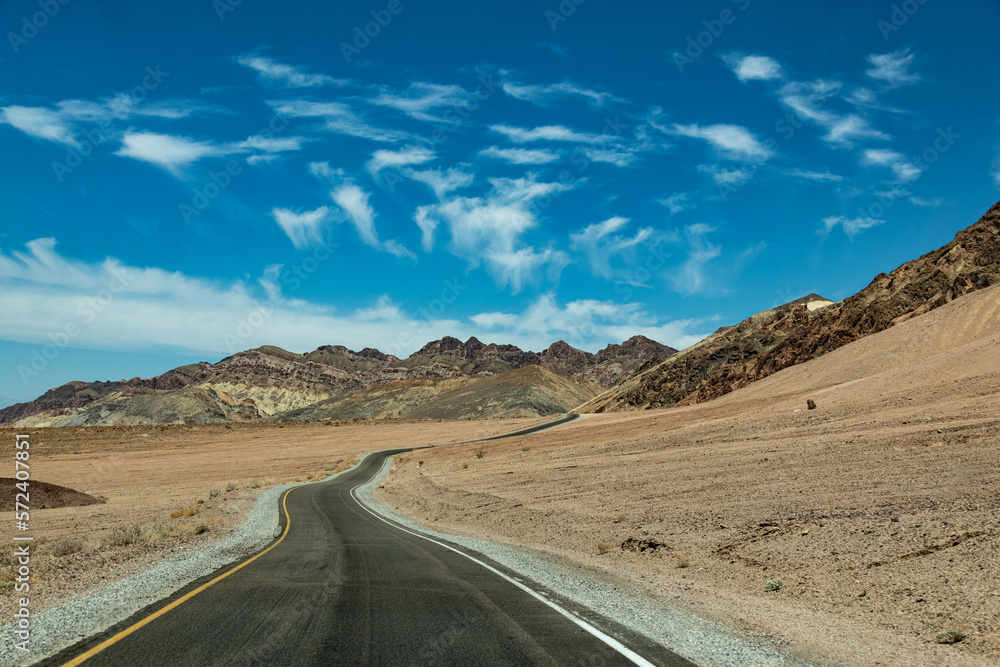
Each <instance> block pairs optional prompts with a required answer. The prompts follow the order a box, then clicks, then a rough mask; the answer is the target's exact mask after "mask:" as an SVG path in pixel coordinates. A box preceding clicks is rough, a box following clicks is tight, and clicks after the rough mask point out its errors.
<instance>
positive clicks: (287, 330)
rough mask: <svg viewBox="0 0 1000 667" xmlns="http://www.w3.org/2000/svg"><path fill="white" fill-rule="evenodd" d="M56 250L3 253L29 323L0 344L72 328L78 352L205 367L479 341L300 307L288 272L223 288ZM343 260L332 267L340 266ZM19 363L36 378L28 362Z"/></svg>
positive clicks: (416, 322) (385, 302)
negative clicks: (296, 354) (225, 358)
mask: <svg viewBox="0 0 1000 667" xmlns="http://www.w3.org/2000/svg"><path fill="white" fill-rule="evenodd" d="M54 247H55V241H54V240H53V239H38V240H36V241H32V242H31V243H29V244H28V245H27V252H24V253H21V252H14V253H6V252H3V251H0V309H2V310H3V311H4V312H16V313H19V314H21V315H23V316H19V317H8V318H3V319H0V340H10V341H19V342H26V343H33V344H39V345H46V344H50V343H51V339H50V337H49V336H50V334H52V333H53V332H62V331H64V330H65V329H66V327H67V326H68V325H70V324H72V325H75V326H76V327H77V329H76V331H77V335H75V336H74V337H73V338H71V339H70V340H71V342H70V345H71V346H72V347H79V348H91V349H107V350H123V349H131V350H162V349H164V348H167V349H173V350H181V351H184V352H188V353H191V354H192V355H198V356H199V357H200V358H204V357H205V355H209V354H217V355H219V356H222V355H228V354H233V353H235V352H238V351H240V350H245V349H249V348H252V347H257V346H260V345H264V344H271V345H278V346H280V347H283V348H286V349H289V350H296V351H301V352H306V351H309V350H314V349H316V348H317V347H319V346H320V345H328V344H333V343H337V344H342V345H347V346H349V347H351V348H353V349H357V350H360V349H362V348H364V347H378V348H380V349H381V350H382V351H384V352H387V353H392V354H397V355H400V356H406V355H407V354H409V353H412V352H414V351H416V349H417V348H419V347H420V345H421V343H422V342H423V341H427V340H434V339H437V338H441V337H442V336H444V335H457V336H462V337H468V336H471V335H472V334H473V333H475V332H474V331H472V330H471V328H470V326H469V324H468V323H466V322H462V321H459V320H456V319H431V320H427V319H422V318H419V317H415V316H412V315H409V314H407V313H406V312H404V311H403V310H401V309H400V308H399V307H398V306H395V305H393V303H392V301H391V300H390V299H389V298H387V297H383V298H381V299H379V301H378V302H377V304H376V305H375V306H374V307H372V308H366V309H360V310H355V311H343V312H342V311H338V310H336V309H334V308H331V307H327V306H324V305H321V304H316V303H310V302H306V301H303V300H299V299H296V298H294V297H295V295H294V294H290V295H285V294H282V285H285V286H287V285H290V284H294V283H292V282H291V281H282V280H280V278H279V276H280V275H281V272H282V267H270V269H269V270H268V271H267V272H265V276H263V277H261V278H260V279H258V280H256V281H220V280H214V279H208V278H202V277H197V276H187V275H184V274H182V273H180V272H177V271H172V270H170V271H168V270H164V269H160V268H142V267H134V266H128V265H125V264H122V263H121V262H120V261H118V260H116V259H111V258H109V259H107V260H105V261H103V262H99V263H89V262H82V261H79V260H74V259H69V258H66V257H64V256H61V255H59V254H58V253H57V252H55V249H54ZM337 252H338V251H337V250H336V249H333V250H331V253H330V255H328V257H329V258H330V259H332V260H333V261H337ZM317 257H319V256H317ZM319 261H325V260H319ZM285 272H286V273H287V274H288V275H292V273H291V270H290V269H286V270H285ZM247 322H251V323H254V324H253V325H251V326H249V327H248V326H247V325H246V323H247ZM258 322H259V323H260V325H259V326H255V325H256V323H258ZM241 323H242V324H241ZM402 332H406V333H407V334H409V336H410V341H411V343H410V345H411V347H410V348H409V349H401V348H400V346H399V343H398V342H397V341H399V340H400V336H399V334H400V333H402ZM15 361H16V360H15ZM23 362H24V364H23V365H24V366H25V367H26V368H28V369H29V370H30V365H31V359H30V356H29V357H27V358H25V359H24V360H23Z"/></svg>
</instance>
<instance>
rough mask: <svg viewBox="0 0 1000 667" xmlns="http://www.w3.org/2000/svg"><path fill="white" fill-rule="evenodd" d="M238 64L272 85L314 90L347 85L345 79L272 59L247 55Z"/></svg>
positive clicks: (239, 59)
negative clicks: (335, 85) (315, 87)
mask: <svg viewBox="0 0 1000 667" xmlns="http://www.w3.org/2000/svg"><path fill="white" fill-rule="evenodd" d="M236 62H238V63H239V64H240V65H243V66H244V67H249V68H250V69H252V70H254V71H256V72H257V73H258V74H259V75H260V78H261V79H262V80H264V81H267V82H270V83H277V84H280V85H283V86H288V87H289V88H312V87H314V86H327V85H332V84H341V85H343V84H344V83H346V82H345V81H344V80H343V79H334V78H333V77H330V76H327V75H325V74H310V73H309V72H306V71H304V70H303V69H301V68H299V67H293V66H292V65H286V64H284V63H280V62H278V61H277V60H274V59H272V58H267V57H265V56H259V55H256V54H252V53H251V54H247V55H243V56H239V57H238V58H236Z"/></svg>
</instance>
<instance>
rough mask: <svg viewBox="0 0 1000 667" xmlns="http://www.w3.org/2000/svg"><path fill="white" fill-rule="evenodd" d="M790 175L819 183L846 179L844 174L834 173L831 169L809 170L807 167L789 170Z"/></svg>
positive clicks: (838, 181)
mask: <svg viewBox="0 0 1000 667" xmlns="http://www.w3.org/2000/svg"><path fill="white" fill-rule="evenodd" d="M787 173H788V175H789V176H792V177H793V178H801V179H803V180H806V181H815V182H817V183H840V182H841V181H843V180H844V177H843V176H840V175H839V174H834V173H832V172H829V171H809V170H807V169H792V170H791V171H789V172H787Z"/></svg>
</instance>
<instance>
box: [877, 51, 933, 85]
mask: <svg viewBox="0 0 1000 667" xmlns="http://www.w3.org/2000/svg"><path fill="white" fill-rule="evenodd" d="M914 57H915V56H914V55H913V54H912V53H910V51H909V49H904V50H902V51H893V52H892V53H873V54H871V55H870V56H868V64H869V65H871V67H870V68H869V69H868V70H866V71H865V74H866V75H867V76H868V77H870V78H872V79H875V80H876V81H880V82H881V83H883V84H885V85H886V86H888V87H890V88H896V87H898V86H904V85H906V84H910V83H916V82H917V81H920V79H921V76H920V75H919V74H917V73H916V72H911V71H910V66H911V65H912V64H913V60H914Z"/></svg>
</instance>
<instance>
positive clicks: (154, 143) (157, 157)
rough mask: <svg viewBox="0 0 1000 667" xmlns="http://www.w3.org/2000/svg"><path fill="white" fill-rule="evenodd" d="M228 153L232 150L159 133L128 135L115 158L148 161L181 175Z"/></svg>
mask: <svg viewBox="0 0 1000 667" xmlns="http://www.w3.org/2000/svg"><path fill="white" fill-rule="evenodd" d="M227 152H230V151H228V150H227V149H225V148H222V147H219V146H216V145H214V144H212V143H211V142H207V141H196V140H194V139H189V138H187V137H179V136H173V135H169V134H159V133H156V132H127V133H126V134H125V136H124V137H123V138H122V145H121V148H119V149H118V150H117V151H115V155H120V156H121V157H129V158H132V159H134V160H141V161H142V162H148V163H150V164H153V165H156V166H158V167H162V168H163V169H166V170H167V171H168V172H170V173H171V174H173V175H174V176H180V175H181V172H182V170H183V169H184V168H186V167H189V166H190V165H192V164H194V163H195V162H197V161H198V160H201V159H202V158H206V157H212V156H218V155H225V154H226V153H227Z"/></svg>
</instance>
